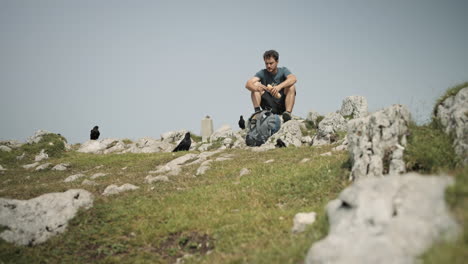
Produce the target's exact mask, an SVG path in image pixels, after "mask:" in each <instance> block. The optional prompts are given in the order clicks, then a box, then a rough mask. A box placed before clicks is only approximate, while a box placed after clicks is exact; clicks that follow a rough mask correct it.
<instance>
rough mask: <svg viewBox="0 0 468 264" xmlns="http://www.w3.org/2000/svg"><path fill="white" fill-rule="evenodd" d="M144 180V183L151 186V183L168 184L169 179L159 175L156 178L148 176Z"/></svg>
mask: <svg viewBox="0 0 468 264" xmlns="http://www.w3.org/2000/svg"><path fill="white" fill-rule="evenodd" d="M145 180H146V183H149V184H151V183H153V182H169V178H168V177H167V176H164V175H159V176H156V177H153V176H151V175H148V176H146V178H145Z"/></svg>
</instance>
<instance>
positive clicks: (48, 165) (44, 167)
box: [36, 163, 52, 171]
mask: <svg viewBox="0 0 468 264" xmlns="http://www.w3.org/2000/svg"><path fill="white" fill-rule="evenodd" d="M50 165H52V164H50V163H44V164H42V165H40V166H38V167H37V168H36V171H41V170H45V169H47V168H49V167H50Z"/></svg>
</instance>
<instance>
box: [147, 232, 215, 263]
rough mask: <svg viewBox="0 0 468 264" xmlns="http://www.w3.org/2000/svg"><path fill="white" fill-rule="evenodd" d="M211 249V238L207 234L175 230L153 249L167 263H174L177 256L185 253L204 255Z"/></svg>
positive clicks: (180, 256)
mask: <svg viewBox="0 0 468 264" xmlns="http://www.w3.org/2000/svg"><path fill="white" fill-rule="evenodd" d="M213 249H214V243H213V239H212V238H210V237H209V236H208V235H207V234H200V233H197V232H190V233H183V232H177V233H171V234H169V236H167V237H166V238H165V239H164V241H162V242H161V244H160V245H159V247H157V248H155V251H156V252H157V253H158V254H159V255H160V256H161V257H163V258H164V259H165V260H167V261H168V263H174V262H176V260H177V259H178V258H182V257H184V256H187V255H206V254H207V253H208V252H210V251H211V250H213Z"/></svg>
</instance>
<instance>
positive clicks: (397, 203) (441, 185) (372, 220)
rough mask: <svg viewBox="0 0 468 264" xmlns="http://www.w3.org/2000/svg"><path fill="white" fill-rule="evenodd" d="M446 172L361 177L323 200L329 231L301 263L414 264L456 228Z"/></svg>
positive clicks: (456, 229)
mask: <svg viewBox="0 0 468 264" xmlns="http://www.w3.org/2000/svg"><path fill="white" fill-rule="evenodd" d="M452 183H453V179H452V178H449V177H447V176H421V175H418V174H415V173H412V174H406V175H389V176H387V177H382V178H365V179H361V180H359V181H357V182H355V183H353V184H352V185H351V186H349V187H347V188H346V189H345V190H344V191H342V192H341V194H340V195H339V198H338V199H336V200H333V201H331V202H329V203H328V205H327V214H328V219H329V222H330V231H329V234H328V236H327V237H326V238H325V239H323V240H321V241H318V242H316V243H315V244H313V245H312V247H311V249H310V250H309V252H308V254H307V257H306V260H305V263H306V264H310V263H336V264H338V263H362V264H367V263H369V264H370V263H382V264H387V263H413V262H414V258H415V257H417V256H419V255H421V254H422V253H424V251H425V250H427V249H428V248H429V247H430V246H431V245H432V244H433V243H434V242H436V241H440V240H452V239H454V238H455V237H456V236H457V234H458V233H459V231H460V228H459V226H458V225H457V223H456V222H455V221H454V219H453V218H452V217H451V216H450V213H449V210H448V209H447V207H446V205H445V199H444V194H445V188H446V187H447V186H449V185H450V184H452Z"/></svg>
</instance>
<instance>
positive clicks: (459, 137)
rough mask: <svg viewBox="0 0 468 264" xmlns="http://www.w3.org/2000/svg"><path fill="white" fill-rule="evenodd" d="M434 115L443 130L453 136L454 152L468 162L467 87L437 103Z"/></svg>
mask: <svg viewBox="0 0 468 264" xmlns="http://www.w3.org/2000/svg"><path fill="white" fill-rule="evenodd" d="M436 117H437V119H439V120H440V123H441V124H442V125H443V126H444V128H445V132H446V133H447V134H449V135H453V136H454V138H455V140H454V142H453V144H454V147H455V152H456V153H457V154H458V155H459V156H460V157H461V158H462V160H463V162H464V163H465V164H468V87H466V88H463V89H461V90H460V91H458V93H457V94H456V95H454V96H450V97H448V98H447V99H445V100H444V101H443V102H442V103H441V104H439V105H438V106H437V110H436Z"/></svg>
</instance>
